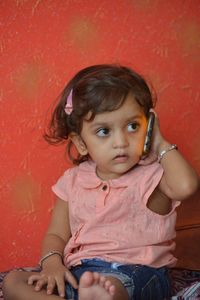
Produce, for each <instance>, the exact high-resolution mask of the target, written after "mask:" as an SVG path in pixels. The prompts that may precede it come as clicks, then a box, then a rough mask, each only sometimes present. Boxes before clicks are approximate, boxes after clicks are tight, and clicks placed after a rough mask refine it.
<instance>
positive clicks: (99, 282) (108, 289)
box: [79, 272, 115, 300]
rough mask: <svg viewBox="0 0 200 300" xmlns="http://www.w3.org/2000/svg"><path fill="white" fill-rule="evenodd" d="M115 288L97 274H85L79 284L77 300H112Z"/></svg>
mask: <svg viewBox="0 0 200 300" xmlns="http://www.w3.org/2000/svg"><path fill="white" fill-rule="evenodd" d="M114 294H115V286H114V285H113V284H112V283H111V282H110V280H107V279H106V278H105V277H104V276H102V275H101V274H99V273H96V272H94V273H92V272H85V273H84V274H83V275H82V276H81V279H80V283H79V300H94V299H95V300H113V297H114Z"/></svg>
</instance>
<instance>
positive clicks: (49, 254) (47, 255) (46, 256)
mask: <svg viewBox="0 0 200 300" xmlns="http://www.w3.org/2000/svg"><path fill="white" fill-rule="evenodd" d="M55 254H56V255H59V256H60V257H61V258H62V259H63V255H62V253H61V252H60V251H50V252H49V253H47V254H45V255H44V256H43V257H42V258H41V259H40V261H39V266H40V267H41V268H42V263H43V261H44V260H45V259H47V258H48V257H50V256H52V255H55Z"/></svg>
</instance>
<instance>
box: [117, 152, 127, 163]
mask: <svg viewBox="0 0 200 300" xmlns="http://www.w3.org/2000/svg"><path fill="white" fill-rule="evenodd" d="M127 159H128V156H127V155H126V154H122V155H117V156H115V158H114V161H116V162H118V163H124V162H126V161H127Z"/></svg>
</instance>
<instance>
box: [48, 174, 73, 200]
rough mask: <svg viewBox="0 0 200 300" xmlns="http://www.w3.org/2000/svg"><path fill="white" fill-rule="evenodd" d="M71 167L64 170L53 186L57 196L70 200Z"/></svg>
mask: <svg viewBox="0 0 200 300" xmlns="http://www.w3.org/2000/svg"><path fill="white" fill-rule="evenodd" d="M70 182H71V169H69V170H67V171H65V172H64V174H63V175H62V176H61V177H60V178H59V179H58V181H57V182H56V183H55V184H54V185H53V186H52V191H53V192H54V194H56V196H57V197H59V198H60V199H62V200H64V201H68V199H69V193H70V185H71V184H70Z"/></svg>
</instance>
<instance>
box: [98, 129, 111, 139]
mask: <svg viewBox="0 0 200 300" xmlns="http://www.w3.org/2000/svg"><path fill="white" fill-rule="evenodd" d="M109 133H110V131H109V129H108V128H100V129H98V130H97V132H96V134H97V135H98V136H100V137H102V136H108V135H109Z"/></svg>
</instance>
